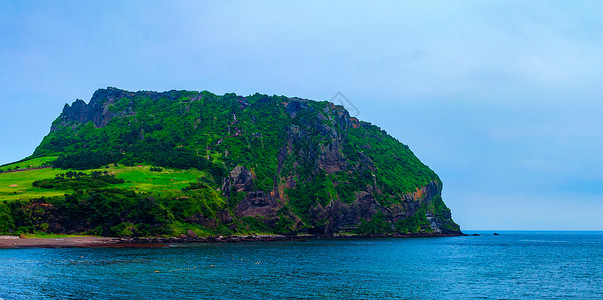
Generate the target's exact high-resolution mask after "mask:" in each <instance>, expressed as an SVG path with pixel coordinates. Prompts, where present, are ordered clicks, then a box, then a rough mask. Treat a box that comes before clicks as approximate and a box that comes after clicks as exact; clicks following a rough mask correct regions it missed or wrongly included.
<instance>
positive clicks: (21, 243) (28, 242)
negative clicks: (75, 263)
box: [0, 237, 120, 248]
mask: <svg viewBox="0 0 603 300" xmlns="http://www.w3.org/2000/svg"><path fill="white" fill-rule="evenodd" d="M119 241H120V240H119V239H117V238H106V237H66V238H43V239H40V238H8V237H2V238H0V248H66V247H103V246H111V245H117V244H118V243H119Z"/></svg>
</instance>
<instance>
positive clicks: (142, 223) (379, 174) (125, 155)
mask: <svg viewBox="0 0 603 300" xmlns="http://www.w3.org/2000/svg"><path fill="white" fill-rule="evenodd" d="M50 166H52V168H51V167H50ZM0 171H2V173H0V232H3V233H24V232H51V233H87V234H96V235H112V236H156V235H163V236H173V235H180V234H191V235H194V234H196V235H205V236H207V235H217V234H221V235H230V234H250V233H280V234H298V233H311V234H319V235H331V234H336V233H358V234H377V233H383V234H395V233H460V230H459V227H458V225H456V224H455V223H454V222H453V221H452V219H451V214H450V210H449V209H448V208H447V207H446V205H445V204H444V202H443V201H442V199H441V188H442V183H441V181H440V180H439V178H438V176H437V175H436V174H435V173H434V172H433V171H432V170H430V169H429V168H428V167H427V166H425V165H424V164H422V163H421V162H420V161H419V160H418V159H417V158H416V157H415V155H414V154H413V153H412V152H411V151H410V149H409V148H408V146H406V145H403V144H402V143H400V142H399V141H397V140H396V139H395V138H393V137H391V136H389V135H388V134H387V133H386V132H385V131H383V130H381V129H380V128H379V127H377V126H375V125H372V124H370V123H367V122H362V121H359V120H357V119H355V118H352V117H350V116H349V113H348V112H347V111H346V110H345V109H344V108H343V107H341V106H337V105H334V104H332V103H329V102H318V101H311V100H305V99H299V98H288V97H283V96H267V95H261V94H255V95H252V96H248V97H242V96H237V95H235V94H225V95H223V96H218V95H214V94H212V93H209V92H206V91H204V92H191V91H169V92H163V93H158V92H148V91H139V92H128V91H123V90H119V89H116V88H107V89H100V90H98V91H96V92H95V93H94V95H93V97H92V99H91V100H90V102H89V103H88V104H86V103H85V102H84V101H82V100H77V101H75V102H74V103H73V104H72V105H65V107H64V109H63V112H62V114H61V115H60V116H59V117H58V118H57V119H56V120H55V121H54V122H53V124H52V127H51V132H50V133H49V134H48V135H47V136H46V137H45V138H44V139H43V141H42V142H41V143H40V145H39V146H38V147H37V148H36V150H35V151H34V153H33V155H32V156H31V157H29V158H27V159H26V160H24V161H21V162H17V163H15V164H11V165H6V166H2V167H0Z"/></svg>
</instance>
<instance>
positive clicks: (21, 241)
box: [0, 233, 467, 249]
mask: <svg viewBox="0 0 603 300" xmlns="http://www.w3.org/2000/svg"><path fill="white" fill-rule="evenodd" d="M456 236H467V235H466V234H463V233H458V234H457V233H453V234H441V233H434V234H404V235H402V234H395V235H394V234H392V235H385V234H372V235H342V234H339V235H333V236H314V235H247V236H217V237H205V238H200V237H181V238H178V237H171V238H154V237H153V238H118V237H101V236H97V237H64V238H19V237H13V238H8V237H5V238H0V249H19V248H129V247H134V248H149V247H169V245H170V244H190V243H239V242H278V241H305V240H316V239H334V240H337V239H361V238H365V239H367V238H368V239H371V238H430V237H456Z"/></svg>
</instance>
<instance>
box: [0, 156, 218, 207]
mask: <svg viewBox="0 0 603 300" xmlns="http://www.w3.org/2000/svg"><path fill="white" fill-rule="evenodd" d="M44 159H49V158H42V159H37V161H36V160H31V161H33V163H38V165H39V164H42V163H43V162H45V161H44ZM52 159H54V158H52ZM46 161H48V160H46ZM25 163H30V161H27V162H23V163H17V164H16V165H19V166H21V165H24V164H25ZM33 163H30V164H32V165H33ZM7 167H8V166H7ZM150 168H151V166H149V165H137V166H133V167H127V166H113V165H111V166H110V167H109V168H101V169H95V170H97V171H108V172H109V173H113V174H115V176H116V177H117V178H121V179H124V180H125V181H126V182H125V183H122V184H116V185H111V187H115V188H122V189H133V190H136V191H138V192H179V191H180V190H181V189H182V188H184V187H186V186H187V185H188V184H189V183H190V182H194V181H196V180H197V179H198V178H201V177H204V176H206V173H205V172H202V171H198V170H195V169H190V170H176V169H166V168H162V169H163V170H162V171H161V172H152V171H151V170H150ZM67 171H69V170H62V169H53V168H47V169H38V170H28V171H21V172H13V173H0V202H1V201H13V200H23V199H34V198H40V197H53V196H61V195H64V194H66V193H71V192H73V191H72V190H54V189H43V188H36V187H33V186H32V183H33V182H34V181H36V180H41V179H49V178H54V177H55V175H57V174H59V173H65V172H67ZM91 171H93V170H86V171H81V172H85V173H89V172H91ZM78 172H80V171H78Z"/></svg>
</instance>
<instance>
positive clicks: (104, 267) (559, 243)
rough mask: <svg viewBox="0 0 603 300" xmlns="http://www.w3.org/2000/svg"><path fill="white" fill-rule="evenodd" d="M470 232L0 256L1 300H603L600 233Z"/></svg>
mask: <svg viewBox="0 0 603 300" xmlns="http://www.w3.org/2000/svg"><path fill="white" fill-rule="evenodd" d="M466 233H475V232H466ZM477 233H479V234H482V236H464V237H443V238H380V239H344V240H308V241H293V242H253V243H217V244H187V245H170V246H169V247H163V248H92V249H0V298H2V299H205V298H219V299H283V298H297V299H304V298H312V299H350V298H359V299H392V298H393V299H396V298H399V299H472V298H477V299H556V298H564V299H566V298H574V299H603V232H508V231H499V233H500V235H498V236H494V235H493V234H492V233H493V232H477Z"/></svg>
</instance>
